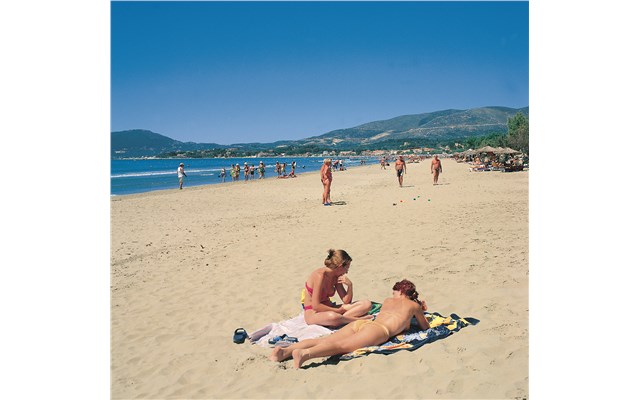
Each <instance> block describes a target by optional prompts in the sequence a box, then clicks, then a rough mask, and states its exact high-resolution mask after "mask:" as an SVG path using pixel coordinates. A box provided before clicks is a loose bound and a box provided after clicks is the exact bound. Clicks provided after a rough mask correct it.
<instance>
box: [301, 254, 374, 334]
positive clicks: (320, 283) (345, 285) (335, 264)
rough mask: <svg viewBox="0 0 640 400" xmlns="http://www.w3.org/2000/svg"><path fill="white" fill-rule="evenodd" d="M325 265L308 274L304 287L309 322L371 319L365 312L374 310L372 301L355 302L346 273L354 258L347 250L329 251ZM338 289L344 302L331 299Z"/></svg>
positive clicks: (326, 322)
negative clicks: (340, 303) (339, 302)
mask: <svg viewBox="0 0 640 400" xmlns="http://www.w3.org/2000/svg"><path fill="white" fill-rule="evenodd" d="M328 253H329V254H328V255H327V258H326V259H325V260H324V267H322V268H318V269H316V270H315V271H313V272H312V273H311V275H309V278H307V280H306V282H305V283H304V289H302V295H301V297H302V298H301V303H302V309H303V310H304V320H305V322H306V323H307V324H309V325H311V324H317V325H323V326H340V325H344V324H348V323H349V322H352V321H356V320H359V319H371V318H372V317H371V316H370V315H366V314H367V313H368V312H369V310H370V309H371V301H369V300H359V301H356V302H354V303H352V301H353V284H352V283H351V281H350V280H349V278H347V276H346V274H347V273H348V272H349V268H350V267H351V257H350V256H349V254H347V252H346V251H344V250H333V249H330V250H328ZM336 292H338V295H339V296H340V299H342V302H343V304H342V305H340V306H339V305H337V304H335V303H333V302H332V301H331V299H330V297H331V296H333V295H335V293H336Z"/></svg>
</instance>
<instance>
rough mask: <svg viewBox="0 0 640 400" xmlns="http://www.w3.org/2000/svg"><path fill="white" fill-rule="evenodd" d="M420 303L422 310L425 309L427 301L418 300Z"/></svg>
mask: <svg viewBox="0 0 640 400" xmlns="http://www.w3.org/2000/svg"><path fill="white" fill-rule="evenodd" d="M420 303H421V304H422V311H427V303H425V302H424V300H420Z"/></svg>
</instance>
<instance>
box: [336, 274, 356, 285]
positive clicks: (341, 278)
mask: <svg viewBox="0 0 640 400" xmlns="http://www.w3.org/2000/svg"><path fill="white" fill-rule="evenodd" d="M338 283H341V284H343V285H347V286H348V287H351V286H353V283H351V280H350V279H349V278H348V277H347V276H346V275H340V276H339V277H338Z"/></svg>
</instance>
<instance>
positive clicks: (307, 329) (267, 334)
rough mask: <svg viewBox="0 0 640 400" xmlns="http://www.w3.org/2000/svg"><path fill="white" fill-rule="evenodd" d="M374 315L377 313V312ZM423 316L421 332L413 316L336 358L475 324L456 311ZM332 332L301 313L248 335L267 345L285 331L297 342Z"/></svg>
mask: <svg viewBox="0 0 640 400" xmlns="http://www.w3.org/2000/svg"><path fill="white" fill-rule="evenodd" d="M375 314H377V312H376V313H375ZM375 314H374V315H375ZM424 315H425V317H426V318H427V321H429V325H430V326H431V328H429V329H427V330H424V331H421V330H420V329H419V328H418V326H417V323H416V321H415V319H414V320H413V321H412V324H411V327H410V328H409V330H407V331H406V332H404V333H402V334H400V335H396V336H394V337H392V338H390V339H389V341H387V342H386V343H383V344H381V345H379V346H368V347H363V348H360V349H358V350H355V351H352V352H351V353H347V354H343V355H342V356H339V358H340V359H341V360H350V359H352V358H356V357H361V356H364V355H366V354H369V353H379V354H391V353H395V352H396V351H399V350H409V351H413V350H415V349H417V348H419V347H421V346H423V345H425V344H427V343H431V342H433V341H436V340H438V339H443V338H445V337H447V336H449V335H451V334H452V333H454V332H457V331H459V330H460V329H462V328H464V327H466V326H469V325H475V324H477V323H478V322H479V321H478V320H477V319H475V318H470V317H467V318H460V317H459V316H457V315H456V314H451V315H450V316H448V317H444V316H442V315H441V314H439V313H430V312H425V313H424ZM333 332H335V329H330V328H327V327H324V326H320V325H307V323H306V322H304V313H300V314H299V315H297V316H295V317H293V318H291V319H288V320H284V321H280V322H277V323H271V324H268V325H265V326H264V327H262V328H260V329H258V330H257V331H255V332H253V333H251V334H249V340H250V341H251V343H254V344H258V345H260V346H262V347H270V346H272V345H271V344H269V339H272V338H274V337H276V336H282V335H285V334H286V335H287V336H289V337H295V338H297V339H298V340H299V341H302V340H305V339H313V338H318V337H321V336H325V335H328V334H331V333H333ZM282 345H283V346H286V345H289V343H282Z"/></svg>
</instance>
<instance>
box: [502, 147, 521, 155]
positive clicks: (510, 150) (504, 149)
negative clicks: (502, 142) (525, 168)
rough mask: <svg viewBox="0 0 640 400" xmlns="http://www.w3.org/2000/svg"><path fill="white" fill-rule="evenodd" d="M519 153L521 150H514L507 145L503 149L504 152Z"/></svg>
mask: <svg viewBox="0 0 640 400" xmlns="http://www.w3.org/2000/svg"><path fill="white" fill-rule="evenodd" d="M517 153H520V152H519V151H518V150H514V149H512V148H509V147H505V148H503V149H502V154H517Z"/></svg>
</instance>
